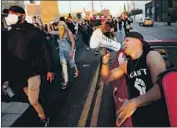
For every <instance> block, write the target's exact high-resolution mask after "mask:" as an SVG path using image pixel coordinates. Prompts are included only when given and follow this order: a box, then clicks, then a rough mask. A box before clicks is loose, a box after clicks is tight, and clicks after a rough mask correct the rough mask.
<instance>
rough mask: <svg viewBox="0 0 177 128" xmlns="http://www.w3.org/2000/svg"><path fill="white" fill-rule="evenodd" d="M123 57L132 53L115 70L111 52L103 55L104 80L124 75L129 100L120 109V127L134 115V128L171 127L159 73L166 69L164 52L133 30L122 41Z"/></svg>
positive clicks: (108, 80)
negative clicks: (160, 86) (159, 83)
mask: <svg viewBox="0 0 177 128" xmlns="http://www.w3.org/2000/svg"><path fill="white" fill-rule="evenodd" d="M123 51H124V53H123V52H122V58H125V55H126V56H129V57H128V58H129V59H125V61H123V63H122V64H121V65H120V66H119V67H118V68H115V69H113V70H110V69H109V59H110V53H107V54H106V55H104V56H103V58H102V67H101V75H102V78H103V80H104V81H105V82H111V81H114V80H116V79H118V78H120V77H121V76H123V75H125V77H126V84H127V91H128V99H121V97H120V98H119V100H120V101H122V102H123V105H122V106H121V108H120V109H119V111H118V112H117V115H118V122H119V126H121V124H122V123H123V122H124V121H125V120H126V119H127V118H128V117H130V116H131V117H132V124H133V126H134V127H152V126H153V127H167V126H169V122H168V114H167V109H166V105H165V102H164V100H163V98H162V97H161V93H160V89H159V85H158V84H157V83H156V80H157V76H158V75H159V74H160V73H162V72H163V71H165V70H166V66H165V62H164V59H163V57H162V56H161V54H160V53H159V52H157V51H153V50H152V49H150V45H149V44H148V43H147V42H145V41H144V39H143V36H142V35H141V34H140V33H138V32H130V33H129V34H128V35H127V36H126V38H125V40H124V42H123Z"/></svg>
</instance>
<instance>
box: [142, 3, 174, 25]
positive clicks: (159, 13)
mask: <svg viewBox="0 0 177 128" xmlns="http://www.w3.org/2000/svg"><path fill="white" fill-rule="evenodd" d="M170 1H171V0H152V1H151V2H149V3H147V4H146V5H145V16H148V17H151V18H152V19H153V20H154V21H159V22H166V21H167V18H168V12H169V8H170Z"/></svg>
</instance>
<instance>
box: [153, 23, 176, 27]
mask: <svg viewBox="0 0 177 128" xmlns="http://www.w3.org/2000/svg"><path fill="white" fill-rule="evenodd" d="M154 24H155V25H165V26H168V25H167V22H154ZM171 26H177V22H172V23H171Z"/></svg>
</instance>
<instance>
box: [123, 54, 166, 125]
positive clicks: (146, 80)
mask: <svg viewBox="0 0 177 128" xmlns="http://www.w3.org/2000/svg"><path fill="white" fill-rule="evenodd" d="M148 52H149V51H144V52H143V54H142V55H141V56H140V57H139V58H138V59H136V60H131V59H129V60H128V64H127V75H126V83H127V91H128V96H129V99H132V98H135V97H138V96H140V95H143V94H145V93H147V92H148V91H149V90H150V89H151V88H152V87H153V84H152V79H151V74H150V70H149V68H148V66H147V64H146V56H147V53H148ZM132 123H133V126H135V127H152V126H154V127H155V126H158V127H162V126H164V127H165V126H166V127H167V126H169V123H168V115H167V109H166V106H165V102H164V100H162V99H161V100H158V101H156V102H154V103H152V104H150V105H147V106H144V107H139V108H138V109H137V110H136V111H135V113H134V114H133V115H132Z"/></svg>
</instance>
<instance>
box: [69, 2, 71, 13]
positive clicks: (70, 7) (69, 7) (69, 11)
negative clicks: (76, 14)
mask: <svg viewBox="0 0 177 128" xmlns="http://www.w3.org/2000/svg"><path fill="white" fill-rule="evenodd" d="M69 12H70V13H71V1H70V0H69Z"/></svg>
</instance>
